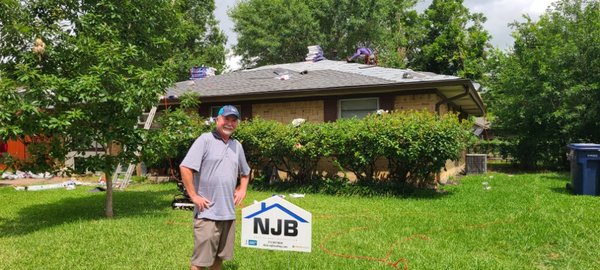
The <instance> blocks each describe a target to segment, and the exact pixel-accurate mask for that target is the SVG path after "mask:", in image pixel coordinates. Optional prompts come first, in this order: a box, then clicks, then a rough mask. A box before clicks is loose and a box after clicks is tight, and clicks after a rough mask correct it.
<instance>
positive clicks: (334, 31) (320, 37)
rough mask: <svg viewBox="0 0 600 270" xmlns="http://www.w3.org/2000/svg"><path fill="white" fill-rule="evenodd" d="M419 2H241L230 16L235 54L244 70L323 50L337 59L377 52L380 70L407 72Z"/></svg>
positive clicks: (284, 61)
mask: <svg viewBox="0 0 600 270" xmlns="http://www.w3.org/2000/svg"><path fill="white" fill-rule="evenodd" d="M415 3H416V1H415V0H402V1H395V0H380V1H358V2H357V1H348V0H342V1H340V0H326V1H314V0H311V1H296V0H294V1H282V0H268V1H264V0H261V1H256V0H249V1H243V2H240V3H239V4H238V5H236V6H235V7H234V8H233V9H232V10H231V11H230V15H231V17H232V19H233V21H234V23H235V28H234V30H235V31H236V32H237V33H238V44H237V45H236V46H235V47H234V50H235V52H236V54H238V55H241V56H242V61H243V63H244V65H245V66H251V65H253V64H257V65H266V64H277V63H286V62H297V61H302V60H303V59H304V58H305V56H306V53H307V49H306V47H307V46H309V45H314V44H319V45H321V47H322V48H323V50H324V52H325V56H326V57H328V58H331V57H332V52H333V51H334V50H335V51H337V54H338V57H339V58H345V57H346V56H349V55H352V54H353V53H354V52H355V51H356V49H357V48H358V47H360V46H368V47H372V48H373V49H376V50H377V51H378V55H379V62H380V65H384V66H390V67H391V66H393V67H404V66H405V65H406V63H405V61H404V60H405V56H406V55H405V53H404V50H405V49H406V47H408V46H409V40H408V37H409V36H411V35H413V34H416V33H418V31H417V30H416V29H415V28H414V27H412V26H413V25H416V24H417V19H418V16H417V13H416V12H415V11H414V10H411V8H412V7H413V6H414V5H415Z"/></svg>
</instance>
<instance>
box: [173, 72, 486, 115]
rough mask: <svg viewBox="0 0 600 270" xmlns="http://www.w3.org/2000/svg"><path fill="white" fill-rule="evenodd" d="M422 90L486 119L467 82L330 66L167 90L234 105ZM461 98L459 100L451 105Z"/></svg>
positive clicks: (227, 77) (241, 75) (220, 78)
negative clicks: (301, 97) (309, 97)
mask: <svg viewBox="0 0 600 270" xmlns="http://www.w3.org/2000/svg"><path fill="white" fill-rule="evenodd" d="M281 75H287V76H289V79H287V80H281V79H279V77H280V76H281ZM477 88H478V87H477ZM421 89H429V90H431V89H435V90H436V91H437V92H438V94H440V95H442V96H444V97H445V98H446V99H450V101H452V102H453V103H455V104H456V105H457V106H459V107H461V108H462V109H463V110H464V111H466V112H467V113H469V114H473V115H483V114H484V113H485V108H484V105H483V101H482V100H481V96H480V95H479V93H478V92H477V90H478V89H476V87H475V86H474V84H473V83H472V82H471V81H469V80H466V79H462V78H459V77H456V76H449V75H439V74H435V73H431V72H417V71H413V70H410V69H395V68H385V67H378V66H370V65H364V64H357V63H347V62H345V61H332V60H322V61H318V62H310V61H308V62H298V63H288V64H279V65H269V66H262V67H258V68H254V69H249V70H243V71H236V72H232V73H226V74H221V75H217V76H213V77H207V78H204V79H201V80H194V81H183V82H178V83H176V84H175V86H174V87H171V88H169V89H168V91H167V96H169V97H178V96H180V95H182V94H183V93H185V92H189V91H192V92H197V93H199V94H200V97H201V99H203V101H206V100H213V99H214V100H216V99H220V100H226V99H228V101H230V100H234V99H235V100H251V99H272V98H277V97H284V96H285V97H290V95H295V96H296V97H300V96H327V95H339V94H350V93H356V94H357V93H368V92H373V93H375V92H377V93H380V92H386V91H387V92H392V91H402V90H421ZM467 92H468V93H467ZM465 93H467V94H465ZM461 94H463V95H462V96H461V97H459V98H456V99H454V100H453V99H452V98H453V97H456V96H458V95H461Z"/></svg>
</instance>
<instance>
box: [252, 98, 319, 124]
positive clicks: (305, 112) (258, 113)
mask: <svg viewBox="0 0 600 270" xmlns="http://www.w3.org/2000/svg"><path fill="white" fill-rule="evenodd" d="M252 115H253V117H260V118H262V119H266V120H275V121H278V122H282V123H291V122H292V120H294V119H296V118H304V119H306V121H309V122H314V123H320V122H323V121H324V112H323V101H322V100H314V101H292V102H279V103H262V104H253V105H252Z"/></svg>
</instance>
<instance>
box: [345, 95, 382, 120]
mask: <svg viewBox="0 0 600 270" xmlns="http://www.w3.org/2000/svg"><path fill="white" fill-rule="evenodd" d="M377 109H379V99H378V98H360V99H342V100H340V118H352V117H355V116H356V117H357V118H363V117H365V116H367V114H370V113H374V112H375V111H377Z"/></svg>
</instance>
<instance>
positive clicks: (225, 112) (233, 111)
mask: <svg viewBox="0 0 600 270" xmlns="http://www.w3.org/2000/svg"><path fill="white" fill-rule="evenodd" d="M219 115H222V116H230V115H234V116H235V117H237V119H240V112H239V111H238V109H237V108H236V107H235V106H233V105H225V106H223V107H222V108H221V109H220V110H219Z"/></svg>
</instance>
